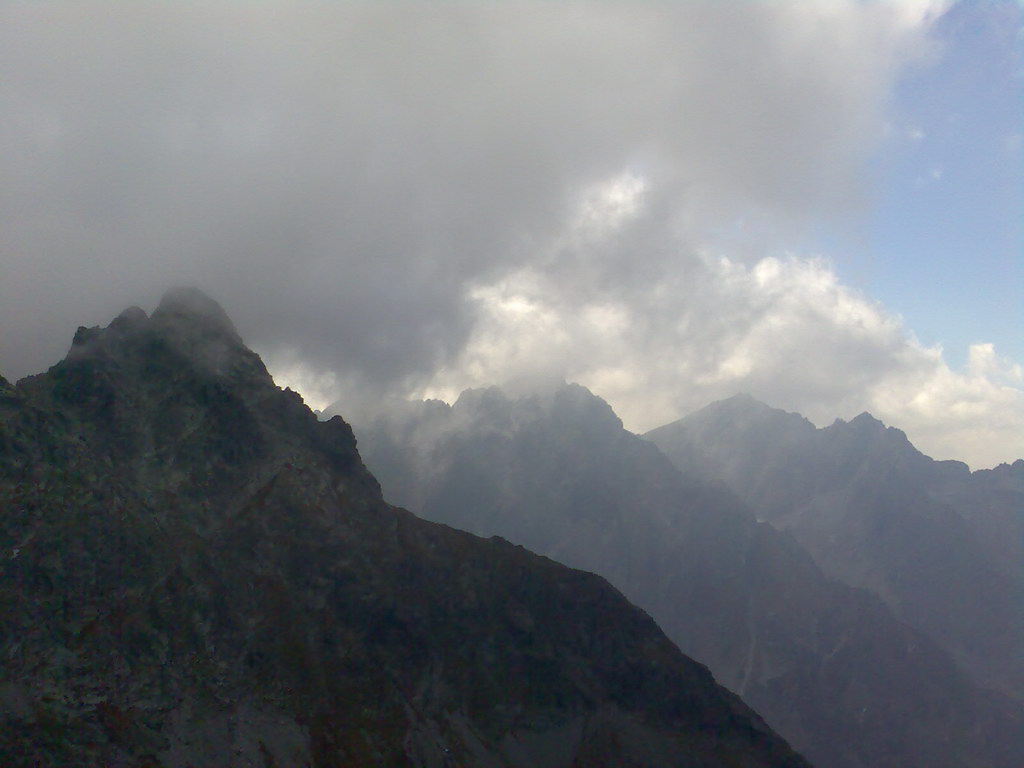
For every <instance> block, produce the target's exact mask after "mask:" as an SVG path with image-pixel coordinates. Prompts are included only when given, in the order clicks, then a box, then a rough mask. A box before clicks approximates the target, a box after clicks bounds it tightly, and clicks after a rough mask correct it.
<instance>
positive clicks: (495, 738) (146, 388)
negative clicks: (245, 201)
mask: <svg viewBox="0 0 1024 768" xmlns="http://www.w3.org/2000/svg"><path fill="white" fill-rule="evenodd" d="M0 659H2V661H0V669H2V675H0V764H2V765H4V766H11V767H14V766H40V765H45V766H83V765H103V766H111V767H120V766H125V767H127V766H131V767H133V768H143V767H145V768H158V767H162V768H185V766H195V767H196V768H200V767H202V768H207V767H208V768H213V767H215V766H216V767H217V768H225V767H232V768H233V767H236V766H237V767H239V768H240V767H241V766H263V767H264V768H266V767H269V766H281V767H283V766H289V767H291V766H316V767H317V768H326V767H329V766H423V767H424V768H445V767H447V766H480V767H481V768H483V767H495V768H497V767H499V766H522V767H524V768H525V767H526V766H551V767H555V766H559V767H561V766H564V767H565V768H568V766H570V765H571V766H611V765H615V766H679V767H680V768H682V767H683V766H686V767H687V768H689V767H696V766H723V765H728V766H748V767H750V768H754V767H756V766H765V767H767V766H776V767H778V768H783V767H785V766H793V768H797V767H798V766H806V763H805V762H804V761H803V760H802V759H801V758H799V757H798V756H797V755H796V754H794V753H793V752H792V751H791V750H790V749H789V748H788V747H787V746H786V744H785V743H784V742H783V741H782V740H780V739H779V738H778V737H777V736H775V735H774V734H773V733H772V732H771V731H770V730H769V729H768V728H767V727H766V726H765V725H764V723H763V722H762V721H761V720H760V718H759V717H758V716H757V715H756V714H754V713H753V712H752V711H751V710H750V709H749V708H748V707H746V706H745V705H744V704H743V703H742V702H741V701H740V700H739V699H738V698H737V697H736V696H734V695H733V694H731V693H729V692H728V691H725V690H724V689H722V688H720V687H719V686H717V685H716V684H715V683H714V681H713V679H712V677H711V675H710V673H709V672H708V671H707V670H706V669H705V668H704V667H702V666H701V665H699V664H697V663H695V662H693V661H691V660H690V659H688V658H687V657H685V656H683V655H682V653H680V651H679V650H678V649H677V648H676V647H675V646H673V645H672V643H671V642H669V640H668V639H667V638H666V637H665V636H664V635H663V634H662V632H661V631H660V630H659V629H658V628H657V626H656V625H655V623H654V622H653V621H652V620H651V619H650V618H649V617H648V616H647V615H646V614H644V613H643V612H642V611H640V610H639V609H637V608H634V607H633V606H631V605H629V604H628V603H627V602H626V600H625V599H624V598H623V597H622V596H621V595H620V594H619V593H618V592H617V591H615V590H614V589H613V588H612V587H611V586H609V585H608V583H607V582H605V581H604V580H603V579H601V578H599V577H597V576H594V575H591V574H588V573H583V572H580V571H575V570H571V569H569V568H566V567H564V566H562V565H559V564H557V563H555V562H553V561H551V560H548V559H546V558H543V557H539V556H536V555H533V554H531V553H529V552H527V551H526V550H524V549H523V548H522V547H518V546H514V545H512V544H510V543H508V542H506V541H503V540H501V539H496V538H494V539H490V540H483V539H479V538H477V537H474V536H472V535H470V534H468V533H463V532H460V531H456V530H453V529H451V528H448V527H446V526H441V525H435V524H432V523H428V522H425V521H422V520H419V519H418V518H416V517H414V516H413V515H412V514H410V513H408V512H406V511H404V510H401V509H396V508H394V507H391V506H389V505H387V504H385V503H384V502H383V500H382V499H381V495H380V489H379V486H378V484H377V482H376V480H375V479H374V478H373V477H372V475H370V474H369V472H368V471H367V470H366V468H365V467H364V465H363V463H362V461H361V460H360V457H359V454H358V452H357V450H356V444H355V440H354V438H353V435H352V432H351V430H350V428H349V426H348V425H347V424H346V423H344V422H343V421H342V420H341V418H339V417H335V418H332V419H331V420H329V421H326V422H320V421H318V420H317V419H316V417H315V416H314V414H313V413H312V412H311V411H310V410H309V409H308V408H307V407H306V406H305V405H304V404H303V403H302V400H301V398H300V397H299V396H298V395H297V394H295V393H294V392H290V391H288V390H283V391H282V390H280V389H278V388H277V387H276V386H275V385H274V383H273V381H272V380H271V378H270V376H269V375H268V374H267V371H266V369H265V368H264V366H263V364H262V362H261V361H260V359H259V357H257V355H255V354H254V353H253V352H251V351H250V350H249V349H247V348H246V347H245V346H244V345H243V343H242V341H241V339H240V338H239V336H238V333H237V332H236V330H235V329H234V327H233V326H232V324H231V322H230V320H229V319H228V318H227V317H226V315H225V314H224V312H223V310H222V309H221V308H220V307H219V306H218V305H217V304H216V303H215V302H213V301H212V300H210V299H209V298H207V297H206V296H204V295H202V294H201V293H199V292H197V291H193V290H177V291H173V292H171V293H169V294H168V295H167V296H165V297H164V299H163V301H162V302H161V304H160V306H159V308H158V309H157V310H156V311H155V312H154V313H153V315H152V316H151V317H149V316H147V315H146V313H144V312H143V311H142V310H141V309H138V308H132V309H129V310H126V311H125V312H124V313H122V314H121V315H120V316H119V317H118V318H116V319H115V320H114V321H113V322H112V323H110V325H109V326H108V327H106V328H104V329H100V328H91V329H87V328H80V329H79V330H78V333H76V334H75V338H74V342H73V345H72V347H71V350H70V352H69V353H68V355H67V358H66V359H65V360H64V361H62V362H61V363H59V364H57V365H56V366H54V367H53V368H51V369H50V370H49V371H47V372H46V373H44V374H40V375H38V376H33V377H30V378H27V379H24V380H22V381H20V382H18V384H17V385H16V386H13V387H12V386H11V385H10V384H9V383H7V382H6V381H4V382H2V384H0Z"/></svg>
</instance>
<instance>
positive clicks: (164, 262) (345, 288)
mask: <svg viewBox="0 0 1024 768" xmlns="http://www.w3.org/2000/svg"><path fill="white" fill-rule="evenodd" d="M831 8H832V9H831V10H829V11H824V10H816V9H814V8H813V6H808V5H805V4H767V3H764V4H754V3H751V4H747V3H742V4H741V3H729V4H725V3H711V2H707V3H696V2H695V3H679V4H674V5H670V4H650V5H638V4H624V5H614V4H605V3H601V4H575V3H566V4H557V5H556V4H520V3H516V4H512V3H494V4H468V3H467V4H445V5H443V6H435V5H425V4H411V3H409V4H405V3H393V4H336V5H326V4H325V5H320V4H309V5H305V4H297V5H291V4H283V3H282V4H273V3H270V4H224V5H219V4H218V5H213V6H210V7H203V8H199V7H196V6H187V7H177V8H176V7H173V6H171V5H149V4H146V5H130V6H128V5H125V4H121V3H116V4H115V3H110V4H103V3H100V4H78V3H70V2H69V3H52V4H45V5H44V4H8V5H5V6H3V9H2V10H0V14H2V16H0V68H2V70H3V71H4V73H5V77H4V79H3V82H2V84H0V115H2V116H3V119H2V120H0V147H2V159H0V164H2V165H0V190H2V201H3V204H2V207H0V270H2V278H3V279H2V280H0V329H2V335H0V370H2V371H3V372H4V373H5V374H6V375H7V376H8V378H12V377H19V376H22V375H25V374H27V373H30V372H34V371H35V370H38V369H41V368H43V367H45V366H46V365H48V364H50V363H52V362H53V361H55V360H56V359H57V358H58V357H59V356H60V355H61V354H62V353H63V351H64V349H66V346H67V344H68V343H69V341H70V335H71V332H72V330H73V328H74V327H75V326H76V325H78V324H79V323H85V324H91V323H103V322H106V321H107V320H108V319H109V318H110V317H112V316H113V315H114V314H116V312H117V311H118V310H119V309H120V308H122V307H124V306H127V305H129V304H135V303H139V304H143V305H145V306H152V305H153V304H155V301H156V299H157V297H158V296H159V294H160V292H162V290H163V289H164V288H166V287H168V286H170V285H175V284H181V283H192V284H195V285H198V286H200V287H202V288H203V289H204V290H205V291H207V292H208V293H210V294H211V295H213V296H215V297H217V298H218V299H219V300H220V301H221V302H222V303H223V304H224V305H225V307H226V308H227V309H228V311H229V312H230V313H231V315H232V317H233V318H234V319H235V321H236V323H237V325H238V326H239V329H240V330H241V332H242V334H243V335H244V336H245V337H246V339H247V341H249V342H250V343H252V344H254V345H256V346H257V347H258V348H260V349H263V350H267V351H271V352H273V350H275V349H277V350H283V349H286V348H287V349H289V350H290V351H291V353H292V354H294V355H297V356H298V358H300V359H301V360H303V361H304V362H305V363H306V364H307V365H308V366H310V367H311V368H312V369H314V370H319V371H328V370H342V371H344V373H345V375H346V376H348V377H350V378H351V379H353V380H355V381H356V382H361V383H362V384H364V385H365V384H372V385H373V386H374V387H375V388H388V387H391V388H394V389H398V390H401V389H403V388H406V389H407V388H408V387H410V386H413V385H414V384H415V383H416V382H423V381H429V380H430V379H431V377H432V376H433V375H434V374H435V372H436V371H437V370H438V369H440V368H443V367H444V366H445V365H448V366H450V365H453V364H455V362H456V361H457V360H458V359H459V355H460V353H461V352H462V350H463V349H464V348H465V345H466V343H467V340H468V339H470V338H471V337H472V335H473V333H474V331H475V329H476V328H477V327H478V324H479V323H480V322H481V316H480V314H479V307H478V305H477V304H476V303H474V302H473V301H472V300H471V299H470V298H469V295H470V291H471V289H472V288H473V287H474V286H480V285H487V284H491V283H494V282H496V281H499V280H501V278H502V277H503V276H506V275H509V274H513V273H515V272H516V271H517V270H521V269H523V268H525V267H531V266H533V267H537V268H539V269H541V270H545V271H547V272H548V273H549V274H551V275H555V274H556V273H559V274H560V281H561V283H562V285H563V287H564V288H565V289H566V290H565V292H564V295H563V297H562V299H561V301H563V302H566V306H570V305H572V304H573V303H574V302H576V303H579V302H586V301H593V300H594V298H595V297H602V296H603V297H606V298H607V299H608V300H616V301H625V302H627V303H628V302H630V301H633V300H646V299H645V298H644V297H646V296H647V295H648V294H649V290H650V287H651V286H652V285H655V284H656V283H658V282H659V281H663V280H670V281H673V280H674V281H675V282H676V283H677V284H686V285H688V286H691V287H692V286H696V285H698V284H699V281H701V280H708V279H710V278H709V277H708V274H707V273H706V272H702V271H701V270H699V269H694V268H693V265H694V264H696V263H697V262H695V261H694V260H693V255H692V250H693V248H695V247H696V245H697V244H699V243H700V242H702V241H703V240H705V239H707V238H708V237H712V236H713V235H714V233H715V232H716V231H717V230H718V229H721V228H728V227H730V226H732V225H733V223H734V222H735V221H736V219H737V218H738V217H740V216H745V217H747V219H748V220H749V221H755V222H761V224H762V225H763V226H761V228H760V230H759V234H758V239H757V242H758V244H765V243H771V244H778V243H779V242H781V241H784V239H785V237H786V236H789V235H791V234H792V233H793V232H796V231H799V229H800V227H801V226H803V225H804V224H805V223H806V222H807V221H809V220H813V219H814V218H815V217H818V216H821V215H832V214H834V213H835V212H836V211H837V210H839V211H842V210H846V209H849V208H850V207H852V206H856V205H857V204H858V199H859V195H860V194H861V188H860V184H859V181H860V180H859V178H858V173H857V171H856V169H857V168H858V167H859V164H860V162H861V160H862V159H863V158H864V157H865V156H866V154H867V153H868V152H870V150H871V148H872V146H873V141H874V138H875V135H876V133H877V131H878V130H879V129H880V126H881V117H882V115H881V110H882V108H883V106H884V100H885V97H886V93H887V89H888V87H889V86H890V84H891V80H892V77H893V74H894V72H895V71H897V69H898V67H899V66H900V65H901V64H902V63H903V61H904V60H905V59H909V58H913V57H914V56H916V55H917V54H918V53H919V50H920V46H921V45H922V40H923V37H922V35H921V34H920V31H919V30H911V31H907V30H904V29H903V28H901V27H900V26H899V25H898V24H895V23H894V22H893V19H892V17H891V14H890V15H886V14H887V11H886V9H885V7H883V6H875V7H872V8H865V7H862V6H861V5H859V4H857V3H853V2H851V3H836V4H834V5H833V6H832V7H831ZM630 169H631V170H633V171H634V172H635V173H637V174H638V175H640V176H642V177H643V178H644V179H645V180H646V182H647V185H648V188H647V193H646V203H647V205H648V211H649V215H650V216H654V217H659V218H660V221H661V222H662V223H661V224H659V226H658V227H653V228H652V227H639V226H637V227H634V228H633V229H632V230H630V232H631V233H632V235H633V236H634V237H633V239H631V240H629V241H628V242H624V241H623V240H622V238H620V240H619V241H618V242H617V244H616V245H615V247H614V248H611V247H608V246H601V245H597V244H595V245H594V247H593V249H592V250H589V251H582V250H580V249H576V251H575V252H571V249H569V250H566V249H564V248H563V249H562V251H561V252H559V253H554V255H553V251H552V248H551V243H552V242H553V241H554V240H555V239H557V237H558V236H559V234H560V233H562V232H564V230H565V222H566V221H567V220H568V219H570V218H571V217H572V216H573V215H575V210H576V206H577V204H578V200H579V196H580V194H581V192H582V190H584V189H586V188H588V187H590V186H592V185H594V184H598V183H601V182H603V181H606V180H607V179H609V178H611V177H613V176H614V175H616V174H618V173H621V172H623V171H624V170H630ZM665 238H669V239H668V240H666V239H665ZM680 254H684V255H682V256H681V255H680ZM571 294H575V295H576V299H570V298H569V297H570V295H571ZM147 302H148V303H147ZM646 322H647V323H648V325H649V326H650V327H647V326H638V329H639V328H640V327H643V328H645V330H647V331H650V336H649V342H648V343H650V344H653V343H654V341H656V340H657V339H658V338H662V337H664V338H667V337H669V336H671V335H672V334H665V333H664V332H663V330H662V326H664V325H665V324H670V325H671V324H673V323H677V322H678V320H677V319H672V318H671V317H670V316H669V314H668V313H666V314H665V315H664V316H660V315H659V316H650V317H648V319H647V321H646ZM694 322H695V323H696V321H694ZM711 322H715V323H719V324H722V323H724V322H725V320H724V319H718V320H711ZM673 327H674V326H673ZM701 327H702V326H700V324H699V323H696V327H695V330H701ZM659 334H660V336H659Z"/></svg>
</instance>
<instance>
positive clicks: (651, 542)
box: [355, 386, 1022, 768]
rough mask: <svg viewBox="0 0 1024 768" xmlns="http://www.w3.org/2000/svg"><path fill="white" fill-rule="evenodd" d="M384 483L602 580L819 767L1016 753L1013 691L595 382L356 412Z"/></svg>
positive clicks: (424, 506) (1005, 759)
mask: <svg viewBox="0 0 1024 768" xmlns="http://www.w3.org/2000/svg"><path fill="white" fill-rule="evenodd" d="M355 429H356V432H357V434H358V436H359V440H360V446H361V450H362V454H363V456H364V459H365V460H366V462H367V465H368V466H369V467H370V468H371V469H372V470H373V472H374V473H375V475H376V476H377V477H378V478H379V479H380V481H381V483H382V487H383V489H384V493H385V496H386V497H387V498H389V499H391V500H393V501H396V502H398V503H401V504H403V505H406V506H408V507H409V508H410V509H413V510H414V511H416V512H418V513H420V514H422V515H423V516H425V517H427V518H428V519H432V520H437V521H442V522H446V523H448V524H451V525H455V526H457V527H461V528H466V529H467V530H470V531H473V532H476V533H480V534H483V535H493V534H498V535H501V536H505V537H507V538H509V539H510V540H512V541H515V542H517V543H522V544H523V545H525V546H527V547H529V548H531V549H533V550H535V551H538V552H541V553H544V554H547V555H549V556H551V557H554V558H556V559H559V560H561V561H562V562H565V563H567V564H570V565H573V566H575V567H579V568H584V569H588V570H593V571H595V572H597V573H600V574H601V575H603V576H605V577H606V578H608V579H609V580H610V581H611V582H612V583H613V584H615V585H616V586H618V587H619V588H620V589H622V590H623V591H624V592H625V593H626V595H627V596H628V597H630V599H632V600H633V601H635V602H636V603H637V604H639V605H640V606H641V607H643V608H645V609H646V610H647V611H648V612H650V614H651V615H652V616H653V617H654V618H655V619H656V620H657V621H658V623H659V624H660V625H661V626H662V627H663V628H664V629H665V631H666V633H667V634H668V635H669V636H670V637H671V638H672V639H673V640H675V641H676V643H678V644H679V646H680V647H681V648H682V649H683V651H684V652H685V653H687V654H689V655H691V656H693V657H694V658H697V659H699V660H700V661H702V662H704V663H706V664H708V666H709V667H710V668H711V669H712V671H713V672H714V673H715V675H716V677H717V679H718V680H719V681H720V682H722V683H723V684H725V685H726V686H728V687H729V688H731V689H732V690H734V691H736V692H738V693H739V694H740V695H741V696H743V698H744V699H745V700H746V701H747V702H748V703H750V704H751V705H752V706H753V707H754V708H755V709H757V710H758V711H759V712H760V713H761V714H762V715H764V716H765V718H766V720H767V721H768V722H769V724H771V725H772V727H774V728H775V729H776V730H777V731H779V732H780V733H782V734H783V735H784V736H785V737H786V738H787V739H788V740H789V741H790V743H792V744H793V745H794V746H796V747H797V749H799V750H800V751H801V752H802V753H803V754H805V755H807V756H808V758H810V759H811V761H812V762H813V763H814V764H815V765H818V766H821V767H822V768H854V767H858V768H861V767H862V768H868V767H869V766H870V767H871V768H878V767H879V766H891V767H892V768H896V767H897V766H899V767H900V768H909V767H913V766H919V767H920V768H925V767H927V768H936V766H948V767H949V768H952V767H953V766H964V765H973V766H1005V767H1006V768H1009V767H1010V766H1015V765H1018V764H1019V758H1020V755H1021V754H1022V752H1021V748H1022V744H1021V737H1020V734H1019V733H1018V726H1019V723H1018V722H1017V721H1016V720H1015V711H1016V710H1015V709H1014V708H1013V707H1012V705H1011V704H1010V702H1008V701H1007V700H1005V699H1004V698H1002V697H1001V696H1000V695H997V694H990V693H988V692H985V691H982V690H980V689H979V688H978V687H977V686H976V685H974V684H973V683H972V682H971V681H970V680H969V679H967V677H966V676H965V675H964V674H963V673H962V672H961V671H960V670H958V669H957V668H956V665H955V664H954V663H953V661H952V659H951V658H950V657H949V656H948V654H946V653H944V652H943V651H942V650H941V649H939V648H938V647H937V646H936V645H935V644H934V643H933V642H931V641H930V640H929V639H928V638H927V637H925V636H924V635H923V634H922V633H920V632H918V631H915V630H914V629H912V628H911V627H909V626H907V625H905V624H903V623H901V622H899V621H898V620H897V619H895V618H894V617H893V615H892V613H891V612H890V610H889V609H888V608H887V607H886V606H885V605H884V604H883V603H882V602H881V601H880V600H879V599H878V598H876V597H874V596H872V595H870V594H868V593H867V592H864V591H861V590H855V589H851V588H850V587H847V586H845V585H843V584H841V583H839V582H836V581H833V580H830V579H828V578H826V577H825V576H824V575H823V574H822V572H821V571H820V570H819V568H818V567H817V566H816V565H815V563H814V561H813V560H812V558H811V557H810V556H809V555H808V554H806V553H805V552H804V551H803V549H802V548H801V547H800V546H799V544H798V543H797V542H796V541H795V540H794V539H793V538H792V537H791V536H790V535H788V534H785V533H780V532H779V531H777V530H775V529H774V528H772V527H771V526H769V525H767V524H764V523H758V522H757V521H756V519H755V518H754V516H753V514H752V513H751V512H750V511H749V510H748V508H747V507H746V506H745V505H744V504H743V503H742V502H741V501H740V500H739V499H738V498H737V497H736V496H735V494H733V493H731V492H730V491H728V490H727V489H725V488H724V487H722V486H721V485H710V484H708V483H706V482H703V481H702V480H701V479H700V478H699V476H698V473H689V474H687V475H684V474H682V473H680V472H679V471H678V470H677V469H675V468H674V467H673V466H672V465H671V463H670V462H669V461H668V459H667V458H665V456H664V455H662V454H661V453H660V451H659V450H658V449H657V448H656V447H655V446H654V445H652V444H651V443H648V442H646V441H644V440H641V439H640V438H638V437H637V436H635V435H632V434H630V433H629V432H627V431H625V430H624V429H623V428H622V424H621V422H620V421H619V419H618V418H617V417H616V416H615V414H614V413H613V412H612V410H611V409H610V408H609V407H608V405H607V404H606V403H605V402H604V401H602V400H600V399H599V398H597V397H594V396H593V395H592V394H590V392H588V391H587V390H586V389H584V388H582V387H578V386H567V387H564V388H562V389H560V390H558V391H556V392H555V393H554V394H553V395H550V396H545V397H527V398H521V399H510V398H508V397H506V396H505V395H504V394H503V393H502V392H501V391H499V390H497V389H488V390H471V391H467V392H464V393H463V394H462V396H461V397H460V398H459V400H458V401H457V402H456V403H455V404H454V405H453V406H452V407H449V406H447V405H445V404H443V403H439V402H436V401H435V402H426V403H422V404H410V405H407V406H406V407H405V408H403V409H396V410H394V411H391V412H389V414H388V415H387V416H385V417H382V418H378V419H376V420H375V421H374V423H370V424H365V425H360V424H358V423H357V424H356V426H355Z"/></svg>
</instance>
